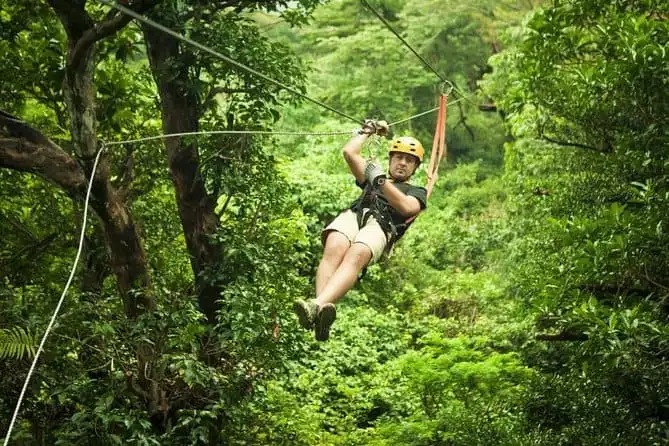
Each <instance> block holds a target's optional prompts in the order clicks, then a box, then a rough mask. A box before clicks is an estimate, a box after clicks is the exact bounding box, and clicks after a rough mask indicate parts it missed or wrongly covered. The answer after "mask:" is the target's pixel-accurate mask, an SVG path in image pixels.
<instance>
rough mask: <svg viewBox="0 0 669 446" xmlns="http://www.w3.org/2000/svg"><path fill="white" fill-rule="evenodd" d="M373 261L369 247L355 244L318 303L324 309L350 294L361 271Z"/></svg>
mask: <svg viewBox="0 0 669 446" xmlns="http://www.w3.org/2000/svg"><path fill="white" fill-rule="evenodd" d="M371 259H372V251H371V250H370V249H369V247H368V246H367V245H364V244H362V243H354V244H353V245H351V247H350V248H349V249H348V250H347V251H346V255H345V256H344V259H343V260H342V261H341V264H340V265H339V267H338V268H337V270H336V271H335V272H334V274H332V276H331V277H330V279H329V280H328V282H327V285H325V286H324V287H323V289H322V290H321V292H319V293H318V295H317V297H316V303H317V304H318V306H319V307H322V306H323V305H325V304H328V303H335V302H336V301H337V300H338V299H339V298H340V297H342V296H343V295H344V294H346V293H347V292H348V290H350V289H351V288H353V286H354V285H355V282H356V281H357V280H358V275H359V274H360V271H362V269H363V268H364V267H365V266H366V265H367V264H368V263H369V261H370V260H371Z"/></svg>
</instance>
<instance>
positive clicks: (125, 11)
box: [98, 0, 363, 124]
mask: <svg viewBox="0 0 669 446" xmlns="http://www.w3.org/2000/svg"><path fill="white" fill-rule="evenodd" d="M98 1H99V2H101V3H104V4H105V5H107V6H109V7H112V8H115V9H117V10H119V11H120V12H122V13H123V14H126V15H129V16H131V17H132V18H134V19H136V20H139V21H140V22H142V23H145V24H147V25H149V26H151V27H153V28H156V29H157V30H159V31H162V32H164V33H166V34H169V35H170V36H172V37H174V38H175V39H178V40H181V41H182V42H185V43H187V44H189V45H192V46H194V47H196V48H198V49H200V50H202V51H204V52H207V53H209V54H211V55H213V56H215V57H218V58H219V59H222V60H224V61H226V62H227V63H229V64H231V65H234V66H236V67H237V68H241V69H242V70H244V71H246V72H248V73H251V74H253V75H255V76H258V77H259V78H261V79H264V80H266V81H267V82H270V83H272V84H274V85H276V86H278V87H280V88H283V89H284V90H286V91H288V92H290V93H292V94H294V95H296V96H299V97H301V98H304V99H306V100H308V101H310V102H312V103H314V104H316V105H319V106H321V107H323V108H325V109H327V110H330V111H331V112H333V113H336V114H338V115H339V116H343V117H344V118H346V119H349V120H351V121H353V122H356V123H358V124H362V123H363V120H362V119H357V118H354V117H353V116H351V115H348V114H346V113H344V112H341V111H339V110H337V109H335V108H333V107H331V106H329V105H327V104H325V103H323V102H321V101H319V100H318V99H313V98H311V97H309V96H307V95H306V94H304V93H301V92H299V91H297V90H296V89H294V88H293V87H289V86H288V85H285V84H283V83H281V82H279V81H277V80H274V79H272V78H271V77H269V76H266V75H264V74H262V73H261V72H259V71H257V70H254V69H253V68H251V67H248V66H246V65H244V64H243V63H240V62H237V61H236V60H234V59H231V58H230V57H228V56H226V55H224V54H221V53H219V52H218V51H216V50H213V49H211V48H209V47H207V46H205V45H203V44H201V43H199V42H196V41H194V40H192V39H189V38H188V37H186V36H182V35H181V34H179V33H177V32H175V31H173V30H171V29H170V28H167V27H166V26H164V25H161V24H160V23H157V22H155V21H153V20H151V19H149V18H147V17H145V16H143V15H141V14H138V13H136V12H135V11H133V10H132V9H129V8H126V7H125V6H122V5H119V4H118V3H115V2H113V1H111V0H98Z"/></svg>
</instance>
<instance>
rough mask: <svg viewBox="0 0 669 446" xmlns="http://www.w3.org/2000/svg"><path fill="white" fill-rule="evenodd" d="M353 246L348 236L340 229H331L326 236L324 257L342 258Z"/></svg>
mask: <svg viewBox="0 0 669 446" xmlns="http://www.w3.org/2000/svg"><path fill="white" fill-rule="evenodd" d="M350 247H351V242H350V241H349V239H348V237H346V236H345V235H344V234H342V233H341V232H338V231H330V232H329V233H328V234H327V235H326V236H325V248H324V249H323V257H328V258H338V259H342V258H343V257H344V255H346V251H348V249H349V248H350Z"/></svg>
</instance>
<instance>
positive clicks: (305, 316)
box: [293, 302, 314, 330]
mask: <svg viewBox="0 0 669 446" xmlns="http://www.w3.org/2000/svg"><path fill="white" fill-rule="evenodd" d="M293 311H295V313H296V314H297V320H298V321H299V322H300V326H302V328H304V329H305V330H311V329H312V328H313V327H314V324H313V322H312V321H311V320H310V319H309V311H308V310H307V309H306V308H305V307H304V305H301V304H300V302H295V303H294V304H293Z"/></svg>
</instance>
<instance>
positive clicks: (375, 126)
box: [362, 119, 389, 136]
mask: <svg viewBox="0 0 669 446" xmlns="http://www.w3.org/2000/svg"><path fill="white" fill-rule="evenodd" d="M388 131H389V128H388V123H387V122H386V121H375V120H373V119H366V120H365V123H364V124H363V125H362V133H366V134H368V135H379V136H386V135H387V134H388Z"/></svg>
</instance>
